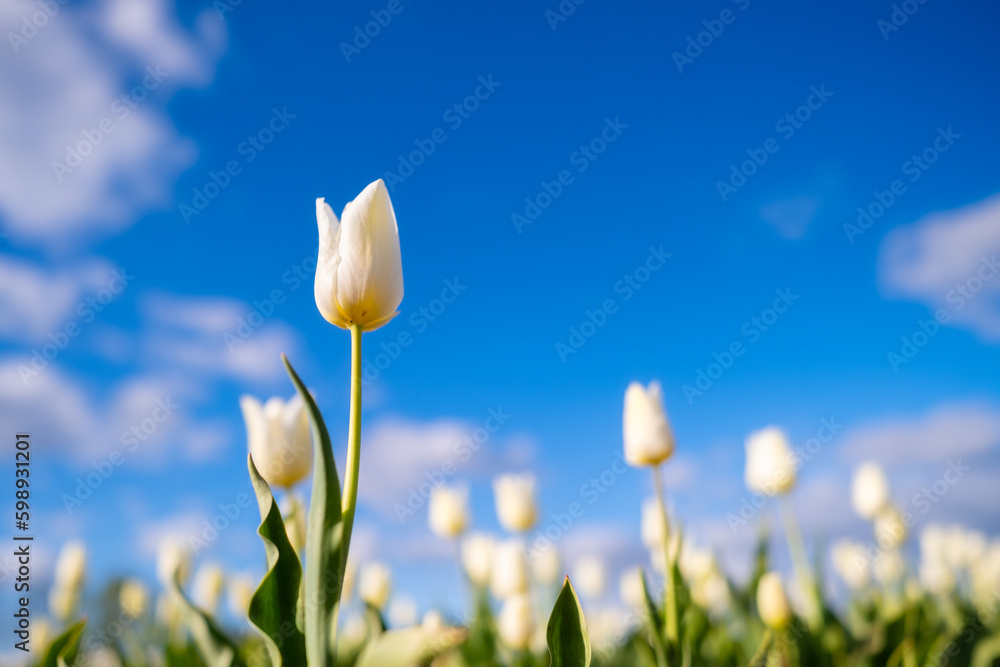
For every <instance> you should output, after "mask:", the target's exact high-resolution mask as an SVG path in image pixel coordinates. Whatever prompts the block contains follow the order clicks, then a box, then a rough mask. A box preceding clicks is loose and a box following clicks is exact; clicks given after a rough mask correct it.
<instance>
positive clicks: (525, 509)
mask: <svg viewBox="0 0 1000 667" xmlns="http://www.w3.org/2000/svg"><path fill="white" fill-rule="evenodd" d="M493 494H494V496H495V500H496V508H497V518H498V519H499V520H500V525H501V526H503V527H504V530H508V531H510V532H512V533H520V532H524V531H526V530H530V529H531V527H532V526H534V525H535V520H536V519H537V509H536V508H535V478H534V477H532V476H531V475H501V476H499V477H497V478H495V479H494V480H493Z"/></svg>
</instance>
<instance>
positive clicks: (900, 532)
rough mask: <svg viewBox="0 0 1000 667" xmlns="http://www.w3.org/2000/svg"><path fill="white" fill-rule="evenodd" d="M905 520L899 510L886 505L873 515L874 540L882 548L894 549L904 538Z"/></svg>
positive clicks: (905, 532)
mask: <svg viewBox="0 0 1000 667" xmlns="http://www.w3.org/2000/svg"><path fill="white" fill-rule="evenodd" d="M906 534H907V530H906V522H905V520H904V518H903V515H902V514H900V512H899V510H898V509H896V508H895V507H894V506H892V505H886V506H885V507H884V508H883V509H882V511H881V512H879V513H878V515H877V516H876V517H875V541H876V542H877V543H878V546H879V548H881V549H883V550H890V549H895V548H896V547H898V546H899V545H901V544H902V543H903V542H904V541H905V540H906Z"/></svg>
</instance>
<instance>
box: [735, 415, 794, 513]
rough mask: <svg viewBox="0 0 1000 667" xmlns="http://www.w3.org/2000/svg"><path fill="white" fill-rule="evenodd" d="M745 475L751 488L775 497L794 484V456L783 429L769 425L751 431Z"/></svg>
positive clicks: (747, 441) (747, 444) (747, 443)
mask: <svg viewBox="0 0 1000 667" xmlns="http://www.w3.org/2000/svg"><path fill="white" fill-rule="evenodd" d="M746 451H747V465H746V470H745V478H746V484H747V488H749V489H750V490H751V491H756V492H758V493H763V494H764V495H767V496H776V495H782V494H785V493H787V492H788V491H789V490H791V488H792V486H794V484H795V459H794V456H793V455H792V449H791V447H789V446H788V440H787V439H786V438H785V434H784V432H783V431H782V430H781V429H779V428H777V427H775V426H769V427H767V428H765V429H761V430H760V431H755V432H754V433H751V434H750V435H749V436H748V437H747V440H746Z"/></svg>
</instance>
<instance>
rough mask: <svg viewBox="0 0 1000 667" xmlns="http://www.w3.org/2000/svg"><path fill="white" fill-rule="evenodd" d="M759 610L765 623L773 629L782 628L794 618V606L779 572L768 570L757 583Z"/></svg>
mask: <svg viewBox="0 0 1000 667" xmlns="http://www.w3.org/2000/svg"><path fill="white" fill-rule="evenodd" d="M757 611H758V613H759V614H760V618H761V620H762V621H764V624H765V625H767V626H768V627H769V628H771V629H773V630H780V629H781V628H783V627H784V626H785V625H786V624H787V623H788V622H789V621H790V620H792V608H791V607H790V606H789V604H788V598H787V597H786V596H785V586H784V584H782V583H781V576H780V575H779V574H778V573H777V572H768V573H767V574H765V575H764V576H763V577H761V578H760V583H759V584H758V585H757Z"/></svg>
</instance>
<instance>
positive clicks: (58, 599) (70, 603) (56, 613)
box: [49, 586, 76, 624]
mask: <svg viewBox="0 0 1000 667" xmlns="http://www.w3.org/2000/svg"><path fill="white" fill-rule="evenodd" d="M75 605H76V597H75V596H74V595H73V593H72V592H71V591H69V590H67V589H66V588H64V587H62V586H53V587H52V588H50V589H49V614H51V615H52V617H53V618H55V619H56V620H57V621H60V622H61V623H63V624H65V623H66V622H67V621H69V620H70V615H71V614H72V613H73V608H74V607H75Z"/></svg>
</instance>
